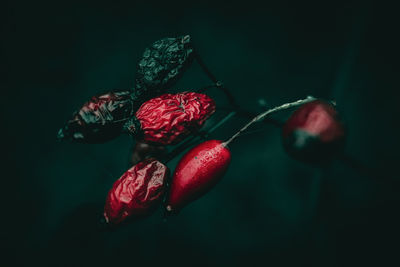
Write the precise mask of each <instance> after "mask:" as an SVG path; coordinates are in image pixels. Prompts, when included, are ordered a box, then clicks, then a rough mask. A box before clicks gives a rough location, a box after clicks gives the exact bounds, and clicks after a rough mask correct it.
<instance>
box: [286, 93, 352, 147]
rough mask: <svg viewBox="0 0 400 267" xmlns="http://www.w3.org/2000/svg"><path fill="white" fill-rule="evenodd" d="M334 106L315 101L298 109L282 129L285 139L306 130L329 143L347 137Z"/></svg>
mask: <svg viewBox="0 0 400 267" xmlns="http://www.w3.org/2000/svg"><path fill="white" fill-rule="evenodd" d="M337 115H338V114H337V111H336V109H335V108H334V106H333V105H331V104H329V103H327V102H324V101H322V100H315V101H312V102H309V103H307V104H304V105H302V106H301V107H300V108H298V109H297V110H296V111H295V112H294V113H293V114H292V115H291V116H290V118H289V119H288V120H287V122H286V123H285V125H284V126H283V128H282V134H283V137H287V136H289V135H290V134H291V133H292V132H293V131H295V130H304V131H306V132H308V133H310V134H311V135H315V136H317V137H318V138H319V140H320V141H322V142H325V143H329V142H332V141H335V140H338V139H340V138H342V137H344V135H345V131H344V127H343V125H342V123H341V122H340V121H339V119H338V116H337Z"/></svg>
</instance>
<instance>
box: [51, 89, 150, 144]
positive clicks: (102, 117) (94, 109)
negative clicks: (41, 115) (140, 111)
mask: <svg viewBox="0 0 400 267" xmlns="http://www.w3.org/2000/svg"><path fill="white" fill-rule="evenodd" d="M141 103H142V102H141V101H140V100H139V99H137V98H135V97H132V96H131V91H112V92H108V93H105V94H101V95H98V96H93V97H92V98H91V99H90V101H88V102H86V103H85V104H84V105H83V106H82V107H81V108H80V109H79V110H78V111H77V112H75V113H74V114H73V117H72V119H71V120H69V121H68V122H67V123H66V125H65V126H64V127H63V128H61V129H60V131H59V132H58V138H59V139H70V140H74V141H78V142H83V143H102V142H106V141H109V140H111V139H113V138H115V137H116V136H118V135H119V134H120V133H121V131H122V127H123V125H124V123H125V122H126V121H127V120H128V119H129V118H131V117H132V115H133V114H134V112H135V111H136V110H137V108H138V107H139V106H140V104H141ZM132 125H134V124H132Z"/></svg>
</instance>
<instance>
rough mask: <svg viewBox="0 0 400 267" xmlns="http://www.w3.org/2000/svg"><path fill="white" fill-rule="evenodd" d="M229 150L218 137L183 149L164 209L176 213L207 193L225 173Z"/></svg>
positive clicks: (228, 160)
mask: <svg viewBox="0 0 400 267" xmlns="http://www.w3.org/2000/svg"><path fill="white" fill-rule="evenodd" d="M230 161H231V152H230V151H229V149H228V148H227V147H226V146H225V144H224V143H222V142H221V141H219V140H209V141H206V142H203V143H201V144H199V145H197V146H195V147H194V148H192V149H191V150H190V151H189V152H187V153H186V154H185V155H184V156H183V157H182V159H181V160H180V161H179V163H178V165H177V166H176V169H175V172H174V175H173V178H172V184H171V188H170V191H169V196H168V201H167V206H166V209H167V211H168V212H170V213H177V212H179V210H180V209H182V208H183V207H184V206H185V205H187V204H188V203H190V202H192V201H193V200H196V199H197V198H199V197H201V196H202V195H204V194H205V193H207V192H208V191H209V190H210V189H211V188H212V187H213V186H214V185H215V184H216V183H217V182H218V181H219V180H220V179H221V178H222V176H223V175H224V174H225V172H226V170H227V169H228V166H229V163H230Z"/></svg>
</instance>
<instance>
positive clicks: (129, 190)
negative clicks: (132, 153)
mask: <svg viewBox="0 0 400 267" xmlns="http://www.w3.org/2000/svg"><path fill="white" fill-rule="evenodd" d="M168 176H169V170H168V167H167V166H165V165H164V164H162V163H161V162H159V161H157V160H155V159H152V158H150V159H146V160H144V161H142V162H139V163H138V164H136V165H135V166H133V167H132V168H130V169H129V170H128V171H126V172H125V173H124V174H123V175H122V176H121V178H119V179H118V180H117V181H116V182H115V183H114V185H113V187H112V188H111V190H110V191H109V193H108V196H107V199H106V204H105V206H104V218H105V220H106V222H107V223H109V224H110V225H118V224H120V223H122V222H124V221H126V220H127V219H128V218H136V217H142V216H146V215H149V214H150V213H151V212H153V211H154V210H155V208H157V206H158V205H159V204H160V203H161V201H162V197H163V194H164V190H165V186H166V180H167V179H168Z"/></svg>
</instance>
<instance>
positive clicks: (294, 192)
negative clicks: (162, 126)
mask: <svg viewBox="0 0 400 267" xmlns="http://www.w3.org/2000/svg"><path fill="white" fill-rule="evenodd" d="M0 10H1V21H2V26H1V27H2V28H1V29H2V30H1V38H2V39H1V48H2V59H1V63H0V64H1V73H2V77H1V81H0V82H1V89H2V100H1V105H0V108H1V116H2V120H1V121H2V128H1V129H2V130H1V134H2V138H1V141H2V155H3V160H2V165H4V166H3V167H2V175H1V179H2V185H1V218H0V220H1V245H2V248H1V258H0V261H1V263H0V265H2V266H14V265H22V266H32V265H36V264H41V265H50V266H103V265H104V266H153V265H154V266H155V265H162V266H181V265H182V266H214V265H226V266H254V265H256V266H263V265H266V266H398V264H399V263H400V260H399V240H398V239H399V236H400V231H399V223H400V219H399V216H398V212H399V208H398V207H399V206H398V204H399V203H400V197H399V190H400V187H399V183H397V182H391V178H390V177H392V179H396V178H397V177H398V175H397V168H398V154H397V151H398V150H399V148H400V146H399V127H398V122H399V120H398V115H399V111H398V99H397V98H396V97H397V94H396V91H397V90H398V89H399V82H398V79H399V67H398V65H399V64H398V61H397V59H396V56H397V50H398V47H399V42H398V38H397V36H398V34H399V30H398V29H399V28H398V21H397V17H398V10H399V9H398V8H397V7H395V6H388V5H387V4H385V3H384V2H383V1H376V2H372V1H368V0H367V1H359V2H356V1H288V0H286V1H271V2H269V1H267V2H265V3H264V5H263V6H260V5H257V4H255V3H252V2H251V1H250V2H249V1H242V2H240V3H230V2H229V1H227V2H226V3H215V2H213V1H201V2H191V1H187V2H180V3H172V2H170V1H159V2H154V1H143V3H140V2H139V3H134V2H130V3H128V4H127V3H123V2H119V1H113V2H112V3H111V2H109V3H100V2H97V1H93V2H86V3H77V4H72V3H71V2H69V3H60V2H58V1H53V2H50V1H49V2H46V3H44V2H37V1H29V2H28V1H25V2H21V1H13V2H10V3H5V4H4V3H3V4H2V8H0ZM180 34H190V35H191V36H192V38H193V40H194V42H195V44H196V45H197V47H198V49H199V51H200V53H201V55H202V56H203V58H204V60H205V61H206V62H207V64H208V65H209V67H210V69H212V70H213V72H215V74H216V75H217V77H218V78H219V79H220V80H222V81H224V83H225V84H226V85H227V86H228V87H229V88H230V89H231V91H232V93H233V95H234V96H235V97H237V98H238V99H239V100H240V102H241V104H242V105H243V107H245V108H247V109H249V110H252V111H254V112H259V111H260V108H259V107H258V101H259V99H261V98H262V99H265V101H266V102H267V105H268V106H274V105H278V104H281V103H284V102H286V101H292V100H296V99H298V98H303V97H305V96H306V95H314V96H317V97H323V98H327V99H335V100H336V101H337V104H338V105H337V106H338V110H339V111H340V113H341V115H342V117H343V119H344V121H345V122H346V125H347V127H348V142H347V147H346V152H347V153H348V154H349V155H351V156H352V157H353V158H356V159H357V160H358V161H360V162H362V163H363V164H365V165H366V166H368V167H370V168H372V169H374V170H375V173H371V175H369V176H366V175H362V174H360V172H358V171H356V170H354V169H352V168H350V167H349V166H347V165H346V164H344V163H341V162H336V161H335V162H334V163H333V164H332V166H330V167H329V168H327V169H325V170H318V169H316V168H313V167H311V166H307V165H304V164H302V163H299V162H296V161H294V160H292V159H291V158H289V157H288V156H287V155H286V154H285V152H284V151H283V149H282V145H281V140H280V132H279V129H277V128H275V127H273V126H262V125H256V126H254V128H252V130H251V131H253V130H258V129H264V130H263V131H259V132H256V133H252V134H248V135H244V136H243V137H240V138H239V139H238V140H237V142H235V143H234V144H232V146H231V150H232V155H233V158H232V163H231V166H230V168H229V171H228V173H227V174H226V175H225V177H224V179H223V180H222V181H221V182H220V183H219V184H218V185H217V186H216V187H215V188H214V189H213V190H212V191H211V192H210V193H208V194H207V195H206V196H204V197H203V198H201V199H199V200H198V201H196V202H194V203H193V204H191V205H190V206H188V207H187V208H185V209H184V210H183V211H182V212H181V214H180V215H179V216H177V217H172V218H169V219H168V220H167V221H166V222H164V221H163V220H162V219H161V214H162V212H161V210H158V211H157V212H156V213H155V214H154V215H153V216H151V217H149V218H146V219H144V220H141V221H138V222H136V223H132V224H130V225H128V226H126V227H123V228H121V229H119V230H116V231H114V232H105V233H104V232H98V231H97V230H96V219H97V217H98V215H99V214H100V213H101V210H102V206H103V203H104V199H105V196H106V194H107V192H108V190H109V188H110V187H111V185H112V183H113V182H114V181H115V180H116V179H117V178H118V177H119V176H120V175H121V174H122V173H123V172H124V171H125V170H126V169H127V168H128V165H127V161H128V156H129V150H130V149H131V146H132V144H133V141H132V140H130V138H128V137H127V136H121V137H120V138H118V139H116V140H113V141H111V142H109V143H106V144H103V145H82V144H71V143H57V142H56V141H55V136H56V132H57V130H58V128H59V127H61V126H62V124H63V123H64V122H65V121H66V120H67V119H68V118H69V116H70V115H71V113H72V112H73V111H74V110H75V109H76V108H78V107H79V106H80V105H81V104H82V103H83V102H85V101H86V100H88V99H89V98H90V96H92V95H95V94H97V93H100V92H103V91H107V90H110V89H116V88H119V89H123V88H130V87H132V86H133V81H134V73H135V65H136V62H137V60H138V59H139V57H140V56H141V54H142V51H143V50H144V48H145V46H147V45H149V44H151V43H152V42H153V41H155V40H157V39H159V38H162V37H168V36H175V35H180ZM207 84H209V81H208V80H207V77H206V76H205V75H204V74H202V73H201V71H200V68H199V67H198V65H196V64H194V65H193V67H192V68H191V69H190V70H189V71H188V73H187V74H186V75H185V76H184V78H183V79H182V80H181V81H180V82H179V83H178V84H177V85H176V86H175V88H174V91H182V90H189V89H193V88H199V87H201V86H203V85H207ZM210 95H211V96H213V97H214V98H215V100H216V102H217V103H218V106H219V107H224V106H225V107H226V106H227V103H226V100H225V99H224V97H223V96H222V95H221V94H220V93H218V92H215V91H212V92H210ZM288 114H289V113H283V114H282V115H281V116H280V119H283V118H285V116H287V115H288ZM223 115H224V111H218V112H217V114H216V115H215V116H214V118H213V119H212V120H211V122H210V123H214V122H215V121H216V119H217V118H218V117H220V116H223ZM245 122H246V119H245V118H241V117H235V118H234V119H232V120H231V121H229V123H227V124H225V125H224V126H223V127H221V128H220V129H219V130H218V131H216V132H215V133H214V134H213V136H212V138H217V139H226V138H228V137H229V136H230V135H231V134H233V133H234V132H235V131H236V130H237V129H238V128H239V127H240V126H241V125H242V124H243V123H245ZM176 162H177V161H176V160H175V161H173V162H171V163H170V164H169V167H170V168H171V169H173V168H174V166H175V164H176Z"/></svg>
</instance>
